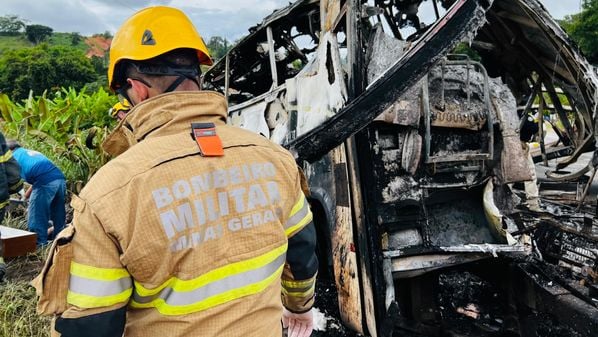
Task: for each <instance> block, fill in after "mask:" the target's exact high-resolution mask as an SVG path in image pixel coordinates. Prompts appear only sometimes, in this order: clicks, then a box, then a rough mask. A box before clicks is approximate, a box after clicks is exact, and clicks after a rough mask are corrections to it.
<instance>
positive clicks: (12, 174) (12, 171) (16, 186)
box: [4, 150, 23, 194]
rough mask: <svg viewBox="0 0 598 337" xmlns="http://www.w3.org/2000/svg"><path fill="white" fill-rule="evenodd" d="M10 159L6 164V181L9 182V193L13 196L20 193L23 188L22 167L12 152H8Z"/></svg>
mask: <svg viewBox="0 0 598 337" xmlns="http://www.w3.org/2000/svg"><path fill="white" fill-rule="evenodd" d="M8 152H9V153H10V158H9V159H8V160H7V161H6V162H5V163H4V170H5V171H6V179H7V181H8V193H10V194H13V193H17V192H19V191H20V190H21V189H22V188H23V179H22V178H21V167H20V166H19V163H17V160H16V159H15V157H14V156H13V155H12V151H10V150H8Z"/></svg>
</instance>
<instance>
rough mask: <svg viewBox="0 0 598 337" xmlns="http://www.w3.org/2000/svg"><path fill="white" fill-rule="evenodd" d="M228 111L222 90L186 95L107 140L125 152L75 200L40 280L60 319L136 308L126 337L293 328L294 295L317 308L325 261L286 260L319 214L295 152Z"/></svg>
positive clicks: (143, 109)
mask: <svg viewBox="0 0 598 337" xmlns="http://www.w3.org/2000/svg"><path fill="white" fill-rule="evenodd" d="M226 114H227V108H226V103H225V100H224V99H223V97H222V95H220V94H218V93H215V92H207V91H202V92H175V93H168V94H163V95H160V96H157V97H154V98H152V99H149V100H147V101H144V102H143V103H141V104H139V105H137V106H136V107H135V108H134V109H133V110H131V111H130V112H129V114H128V116H127V117H126V118H125V119H124V120H123V121H122V122H121V123H120V125H119V126H118V128H117V129H116V131H115V132H114V133H113V134H112V135H111V137H110V139H109V140H108V141H107V145H106V148H107V149H108V150H110V151H112V152H113V153H122V154H121V155H120V156H118V157H117V158H115V159H113V160H112V161H110V162H109V163H108V164H107V165H105V166H104V167H103V168H102V169H100V170H99V171H98V173H97V174H96V175H95V176H94V177H93V178H92V179H91V180H90V181H89V183H88V184H87V185H86V187H85V188H84V189H83V191H82V192H81V194H80V196H79V197H73V200H72V203H71V205H72V207H73V209H74V218H73V224H72V226H69V227H67V228H66V229H65V230H63V232H62V233H61V235H60V237H59V238H57V240H55V242H54V246H53V247H52V251H51V255H50V256H49V258H48V261H47V262H46V265H45V267H44V269H43V270H42V273H41V274H40V275H39V276H38V277H37V278H36V280H34V285H35V286H36V288H37V291H38V295H40V300H39V304H38V310H39V311H40V312H41V313H42V314H54V315H58V317H59V318H58V319H57V320H56V326H57V327H58V324H59V321H60V320H63V321H68V322H70V321H69V320H77V319H80V320H81V319H83V318H86V317H87V318H89V319H91V318H93V317H96V316H92V315H94V314H98V313H106V312H109V311H111V310H115V309H119V308H123V307H125V306H126V327H125V336H245V337H251V336H255V337H269V336H272V337H280V336H281V323H280V318H281V310H282V306H281V294H282V299H283V300H282V302H284V305H285V306H286V307H287V308H288V309H289V310H291V311H295V312H303V311H306V310H309V309H310V308H311V306H312V304H313V297H314V283H315V271H316V269H317V262H316V267H315V268H313V266H312V267H309V268H308V269H310V272H309V274H308V276H307V277H303V278H301V279H297V277H296V276H295V275H294V272H293V270H294V266H293V265H290V263H288V261H287V255H286V254H287V247H288V246H289V242H291V240H290V239H289V238H291V237H293V236H294V235H296V234H297V233H300V232H302V231H303V229H304V228H305V226H306V225H308V224H309V223H311V220H312V214H311V211H310V209H309V205H308V202H307V201H306V198H305V196H304V193H303V192H302V190H301V181H300V180H301V179H300V173H299V172H298V169H297V167H296V164H295V161H294V159H293V158H292V156H291V155H290V154H289V153H288V152H287V151H286V150H284V149H283V148H282V147H280V146H278V145H276V144H273V143H271V142H270V141H268V140H267V139H266V138H264V137H262V136H259V135H256V134H254V133H252V132H249V131H246V130H243V129H239V128H235V127H231V126H228V125H226V124H225V120H226ZM196 122H201V123H214V124H215V125H216V134H217V135H218V136H219V137H220V139H221V140H222V145H223V148H224V156H221V157H205V156H202V155H200V151H199V146H198V143H196V141H195V140H194V139H193V137H192V136H191V127H190V124H191V123H196ZM125 150H126V152H124V151H125ZM311 227H313V225H311ZM308 246H310V245H308ZM303 248H304V249H305V247H303ZM309 249H310V250H311V252H309V254H304V255H306V256H312V255H313V254H314V253H313V245H311V246H310V247H308V250H309ZM288 253H289V254H291V252H290V251H289V252H288ZM289 256H290V255H289ZM285 261H287V263H285ZM302 263H305V264H308V263H309V262H308V261H305V262H301V261H299V262H297V261H294V262H293V264H299V265H301V264H302ZM302 268H303V266H299V267H298V268H296V269H295V270H303V274H304V275H305V268H303V269H302ZM283 272H284V273H283ZM281 278H282V282H281ZM281 284H282V287H281ZM122 311H123V312H124V310H122ZM90 317H91V318H90ZM100 317H101V316H100ZM123 317H124V315H123ZM90 321H92V320H90ZM82 322H83V321H82ZM86 322H87V321H86ZM90 331H91V330H90Z"/></svg>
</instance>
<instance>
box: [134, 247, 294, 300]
mask: <svg viewBox="0 0 598 337" xmlns="http://www.w3.org/2000/svg"><path fill="white" fill-rule="evenodd" d="M285 260H286V254H282V255H280V256H279V257H278V258H276V260H274V261H272V262H270V263H268V264H267V265H265V266H262V267H260V268H258V269H253V270H249V271H246V272H244V273H239V274H235V275H231V276H228V277H225V278H223V279H220V280H218V281H214V282H211V283H208V284H206V285H204V286H203V287H199V288H197V289H194V290H191V291H181V292H179V291H176V290H174V289H173V288H171V287H167V288H164V289H162V291H160V292H159V293H158V294H156V295H154V296H145V297H144V296H141V295H139V294H138V293H137V292H136V291H133V300H134V301H135V302H137V303H140V304H145V303H150V302H151V301H153V300H155V299H158V298H161V299H163V300H164V302H166V304H167V305H173V306H174V305H181V306H182V305H190V304H194V303H198V302H201V301H203V300H205V299H208V298H210V297H212V296H214V295H218V294H222V293H224V292H227V291H229V290H233V289H237V288H241V287H244V286H248V285H251V284H254V283H257V282H260V281H263V280H265V279H266V278H268V277H269V276H272V274H274V273H275V272H276V271H277V270H278V268H280V266H281V265H282V264H284V262H285Z"/></svg>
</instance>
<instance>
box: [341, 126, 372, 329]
mask: <svg viewBox="0 0 598 337" xmlns="http://www.w3.org/2000/svg"><path fill="white" fill-rule="evenodd" d="M345 146H346V149H347V170H348V173H349V185H350V188H351V202H352V204H353V217H354V220H353V221H354V223H355V227H354V228H355V229H356V230H357V233H356V235H355V238H356V239H357V240H356V242H357V247H356V248H357V252H358V253H359V254H360V256H371V254H370V252H369V248H368V245H367V244H366V240H365V238H364V236H365V235H366V233H367V232H368V231H367V230H366V228H365V226H366V221H365V214H364V207H363V195H362V192H361V180H360V178H359V164H358V160H357V149H356V147H355V139H354V138H353V137H350V138H349V139H347V141H346V142H345ZM372 268H373V266H372V265H371V261H369V260H368V259H365V258H362V259H359V269H360V271H361V278H360V284H361V294H362V306H363V308H364V310H363V315H364V316H365V324H366V327H367V333H369V335H370V336H372V337H377V336H378V329H377V327H376V310H375V306H374V301H375V298H374V293H373V289H372V280H371V270H372ZM362 330H363V329H362Z"/></svg>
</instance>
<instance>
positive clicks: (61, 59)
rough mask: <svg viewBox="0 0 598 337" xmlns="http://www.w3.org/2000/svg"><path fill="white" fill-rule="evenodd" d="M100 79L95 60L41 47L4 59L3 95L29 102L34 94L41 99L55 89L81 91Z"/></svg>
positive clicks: (72, 51) (8, 54) (0, 80)
mask: <svg viewBox="0 0 598 337" xmlns="http://www.w3.org/2000/svg"><path fill="white" fill-rule="evenodd" d="M96 79H97V74H96V72H95V69H94V67H93V65H92V63H91V61H90V60H89V59H88V58H87V57H85V55H84V54H83V53H82V52H81V51H78V50H76V49H73V48H68V47H59V46H57V47H50V46H48V45H47V44H41V45H39V46H36V47H34V48H24V49H19V50H10V51H6V52H5V53H3V54H2V55H1V56H0V92H4V93H8V94H9V95H10V97H11V98H12V99H15V100H18V99H26V98H27V97H28V95H29V92H30V91H32V92H33V95H34V96H39V95H41V94H43V93H44V91H45V90H47V89H51V88H60V87H73V88H75V89H77V90H79V89H81V88H83V86H85V84H87V83H90V82H93V81H95V80H96Z"/></svg>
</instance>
